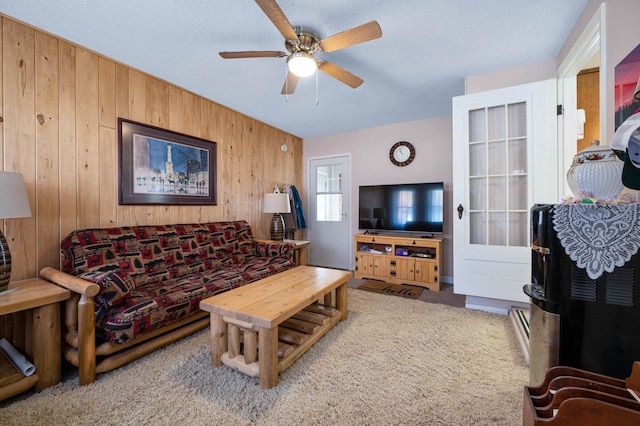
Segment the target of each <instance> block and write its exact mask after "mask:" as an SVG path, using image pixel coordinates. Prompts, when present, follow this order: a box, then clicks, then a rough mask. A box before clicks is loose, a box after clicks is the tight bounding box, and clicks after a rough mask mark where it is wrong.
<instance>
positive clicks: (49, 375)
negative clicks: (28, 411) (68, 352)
mask: <svg viewBox="0 0 640 426" xmlns="http://www.w3.org/2000/svg"><path fill="white" fill-rule="evenodd" d="M70 297H71V293H70V292H69V290H67V289H65V288H62V287H58V286H57V285H55V284H51V283H49V282H48V281H45V280H42V279H40V278H32V279H28V280H24V281H15V282H12V283H10V284H9V290H8V292H5V293H3V294H0V315H9V314H17V313H21V312H22V313H24V332H25V339H24V343H25V348H17V349H18V350H20V351H23V354H25V356H26V357H27V358H28V359H30V360H31V361H32V362H33V364H34V365H35V367H36V372H35V373H34V374H33V375H31V376H26V377H23V378H21V379H20V380H17V381H15V382H12V383H8V384H5V385H4V386H2V387H0V400H4V399H7V398H10V397H12V396H14V395H17V394H19V393H21V392H24V391H25V390H27V389H29V388H30V387H32V386H33V385H34V384H35V386H36V392H39V391H41V390H42V389H44V388H47V387H49V386H53V385H55V384H56V383H59V382H60V380H61V379H62V363H61V362H62V361H61V350H62V341H61V325H60V303H59V302H61V301H63V300H67V299H69V298H70ZM15 328H16V327H14V329H15ZM4 332H5V330H2V329H0V337H3V334H4ZM7 340H10V339H7ZM14 346H15V345H14ZM25 352H26V353H25Z"/></svg>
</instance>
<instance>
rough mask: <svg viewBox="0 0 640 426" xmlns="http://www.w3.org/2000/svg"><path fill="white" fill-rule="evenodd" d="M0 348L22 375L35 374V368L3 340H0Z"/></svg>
mask: <svg viewBox="0 0 640 426" xmlns="http://www.w3.org/2000/svg"><path fill="white" fill-rule="evenodd" d="M0 348H2V349H3V350H4V351H5V353H6V354H7V355H9V358H11V361H13V363H14V364H15V365H16V367H18V369H19V370H20V371H22V374H24V375H25V376H30V375H32V374H33V373H35V372H36V366H35V365H33V364H32V363H30V362H29V360H27V359H26V358H25V357H24V355H22V354H21V353H20V352H18V350H17V349H16V348H14V347H13V345H12V344H11V343H9V341H8V340H7V339H5V338H2V339H0Z"/></svg>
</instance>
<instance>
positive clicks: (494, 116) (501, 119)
mask: <svg viewBox="0 0 640 426" xmlns="http://www.w3.org/2000/svg"><path fill="white" fill-rule="evenodd" d="M487 128H488V129H489V132H488V135H487V138H488V139H489V140H496V139H504V138H505V137H506V135H507V129H506V128H505V107H504V105H500V106H496V107H491V108H488V113H487Z"/></svg>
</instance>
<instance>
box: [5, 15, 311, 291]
mask: <svg viewBox="0 0 640 426" xmlns="http://www.w3.org/2000/svg"><path fill="white" fill-rule="evenodd" d="M0 27H1V28H0V46H1V49H2V54H1V55H0V73H1V74H0V78H1V83H2V84H1V85H0V99H1V102H0V130H1V131H0V170H5V171H16V172H20V173H22V174H23V175H24V179H25V184H26V186H27V192H28V195H29V201H30V205H31V210H32V214H33V216H32V217H31V218H27V219H8V220H5V221H4V226H3V228H2V229H3V232H4V234H5V236H6V237H7V240H8V241H9V244H10V249H11V255H12V259H13V268H12V269H13V271H12V275H11V279H12V281H13V280H19V279H25V278H31V277H35V276H37V274H38V271H39V270H40V269H41V268H42V267H44V266H54V267H58V266H59V244H60V240H61V239H62V238H64V236H66V235H67V233H69V232H70V231H72V230H74V229H79V228H87V227H107V226H123V225H138V224H165V223H188V222H204V221H217V220H238V219H245V220H247V221H248V222H249V223H250V224H251V226H252V228H253V230H254V235H255V237H256V238H267V237H268V233H269V232H268V228H269V223H270V215H266V214H263V213H261V206H262V195H263V193H264V192H265V191H271V190H272V189H273V185H274V184H275V183H289V184H294V185H296V186H297V188H298V189H299V190H302V140H301V139H300V138H298V137H295V136H293V135H290V134H288V133H285V132H283V131H281V130H278V129H276V128H273V127H271V126H268V125H266V124H264V123H262V122H259V121H257V120H255V119H252V118H250V117H247V116H245V115H242V114H240V113H237V112H235V111H232V110H230V109H228V108H225V107H223V106H221V105H219V104H216V103H215V102H212V101H210V100H207V99H205V98H202V97H200V96H197V95H194V94H193V93H190V92H188V91H186V90H183V89H181V88H179V87H176V86H174V85H172V84H169V83H167V82H165V81H162V80H160V79H158V78H155V77H153V76H150V75H147V74H144V73H142V72H140V71H138V70H135V69H133V68H130V67H128V66H126V65H123V64H120V63H117V62H115V61H113V60H111V59H109V58H106V57H103V56H101V55H100V54H97V53H94V52H91V51H88V50H86V49H84V48H82V47H80V46H77V45H74V44H72V43H69V42H67V41H64V40H62V39H59V38H57V37H55V36H51V35H49V34H46V33H44V32H41V31H39V30H38V29H35V28H32V27H30V26H27V25H24V24H22V23H19V22H16V21H14V20H12V19H10V18H8V17H4V16H1V15H0ZM118 117H123V118H128V119H130V120H134V121H138V122H142V123H147V124H151V125H154V126H157V127H161V128H164V129H169V130H173V131H176V132H180V133H185V134H188V135H193V136H196V137H199V138H203V139H207V140H211V141H215V142H217V153H218V158H217V170H216V173H217V181H218V188H217V190H218V204H217V206H120V205H118V159H117V156H118V135H117V119H118ZM283 143H286V144H287V145H288V146H289V150H288V151H287V152H286V153H283V152H282V151H281V150H280V146H281V145H282V144H283ZM0 190H2V189H1V188H0ZM267 216H269V217H267ZM0 223H1V221H0ZM298 237H301V235H299V236H298Z"/></svg>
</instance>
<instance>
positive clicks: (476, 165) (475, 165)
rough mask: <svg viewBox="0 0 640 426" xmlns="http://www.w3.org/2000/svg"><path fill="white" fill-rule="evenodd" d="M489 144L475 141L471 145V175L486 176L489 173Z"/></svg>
mask: <svg viewBox="0 0 640 426" xmlns="http://www.w3.org/2000/svg"><path fill="white" fill-rule="evenodd" d="M486 152H487V145H486V144H485V143H484V142H482V143H474V144H471V145H469V176H484V175H486V174H487V155H486Z"/></svg>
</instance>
